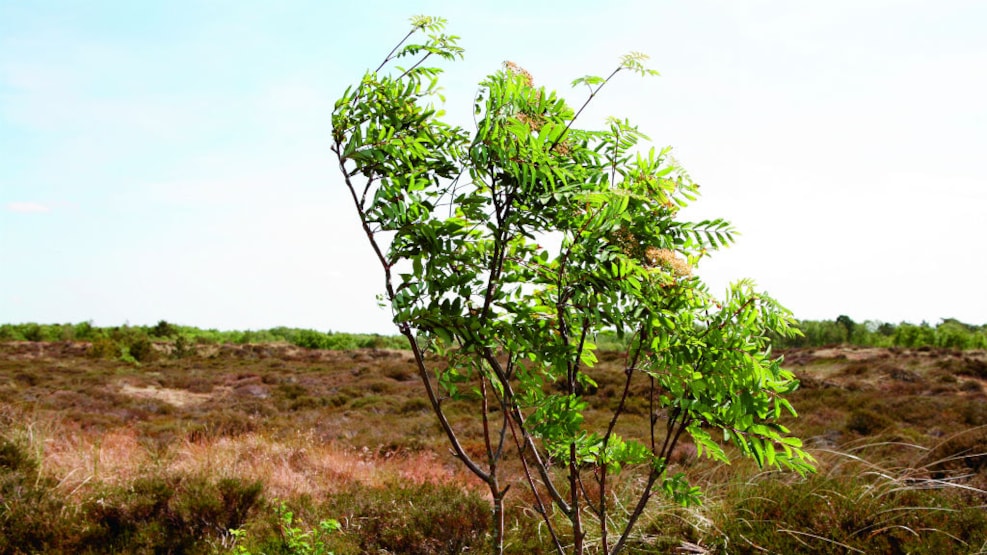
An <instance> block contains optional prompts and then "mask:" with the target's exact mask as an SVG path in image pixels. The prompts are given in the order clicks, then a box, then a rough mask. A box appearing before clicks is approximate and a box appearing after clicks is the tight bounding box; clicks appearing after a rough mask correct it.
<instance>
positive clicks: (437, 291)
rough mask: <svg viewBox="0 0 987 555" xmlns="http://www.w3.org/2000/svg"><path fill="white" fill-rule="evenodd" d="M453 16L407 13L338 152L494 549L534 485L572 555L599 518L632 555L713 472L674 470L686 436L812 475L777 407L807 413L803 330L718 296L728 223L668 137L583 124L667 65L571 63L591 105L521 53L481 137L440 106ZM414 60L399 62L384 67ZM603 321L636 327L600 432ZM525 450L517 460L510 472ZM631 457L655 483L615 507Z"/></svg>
mask: <svg viewBox="0 0 987 555" xmlns="http://www.w3.org/2000/svg"><path fill="white" fill-rule="evenodd" d="M444 25H445V21H444V20H442V19H440V18H434V17H426V16H418V17H415V18H412V29H411V31H410V32H409V33H408V35H407V36H405V37H404V39H403V40H402V41H401V42H399V43H398V45H397V46H396V47H394V49H393V50H391V52H390V53H389V54H388V55H387V56H386V57H385V59H384V61H383V63H381V65H380V66H379V67H378V68H377V69H376V70H374V71H369V72H367V73H366V74H365V75H364V76H363V79H361V80H360V82H359V83H358V84H356V85H355V86H352V87H350V88H349V89H347V90H346V92H345V93H344V94H343V95H342V97H341V98H340V99H339V100H338V101H337V102H336V105H335V110H334V112H333V117H332V124H333V141H332V151H333V152H334V153H335V155H336V157H337V160H338V163H339V169H340V171H341V172H342V176H343V178H344V181H345V183H346V186H347V188H348V189H349V192H350V194H351V196H352V200H353V203H354V206H355V208H356V211H357V214H358V215H359V218H360V222H361V224H362V228H363V231H364V233H365V234H366V237H367V239H368V240H369V242H370V246H371V248H372V249H373V252H374V253H375V255H376V257H377V260H378V261H379V262H380V265H381V268H382V270H383V274H384V291H385V293H384V298H385V299H386V303H387V304H389V306H390V308H391V310H392V313H393V319H394V323H395V324H396V325H397V328H398V329H399V330H400V333H401V334H402V335H403V336H404V337H406V338H407V340H408V343H409V345H410V347H411V350H412V352H413V353H414V358H415V362H416V364H417V369H418V373H419V376H420V378H421V381H422V384H423V386H424V389H425V394H426V395H427V396H428V400H429V401H430V403H431V406H432V409H433V410H434V413H435V415H436V417H437V418H438V421H439V424H440V425H441V428H442V430H443V431H444V433H445V434H446V436H447V437H448V439H449V442H450V444H451V447H452V450H453V452H454V453H455V456H456V457H458V459H459V460H460V461H462V463H463V464H464V465H466V467H467V468H468V469H469V470H470V471H471V472H472V473H473V474H475V475H476V476H477V477H479V478H480V479H481V480H482V481H483V482H484V483H486V485H487V487H489V490H490V495H491V498H492V508H493V515H494V526H493V531H494V534H493V536H494V537H493V551H494V552H495V553H501V552H503V548H504V541H505V538H504V533H505V527H504V500H505V496H506V494H507V490H508V487H509V485H510V484H512V483H515V482H518V481H520V482H522V483H524V484H526V485H527V487H528V488H530V492H531V499H533V500H534V501H533V505H534V506H533V509H534V510H535V511H536V512H537V513H538V514H540V515H541V516H542V518H543V519H544V524H545V526H546V530H547V531H548V535H549V536H550V538H551V542H552V544H553V546H554V549H555V550H556V551H558V552H559V553H565V552H567V551H571V552H572V553H577V554H580V553H583V552H584V549H585V548H586V540H587V533H588V532H590V531H591V530H592V532H593V536H592V537H593V541H594V545H595V546H597V547H598V551H599V552H601V553H606V554H614V553H617V552H619V551H621V550H622V548H623V547H624V546H625V545H626V544H627V541H628V539H629V538H630V534H631V532H632V530H633V528H634V525H635V523H636V522H637V520H638V519H639V517H640V516H641V514H642V513H643V511H644V509H645V507H646V505H647V503H648V501H649V500H650V499H651V498H652V497H653V496H654V495H656V494H662V495H668V496H671V497H673V498H674V499H676V500H678V501H680V502H683V503H689V502H697V501H698V496H699V490H698V488H696V487H693V486H691V485H689V484H688V483H687V482H686V481H685V479H684V477H683V475H682V474H670V473H669V472H668V459H669V456H670V454H671V453H672V450H673V449H674V448H675V447H676V445H677V444H678V443H679V442H680V441H681V440H682V438H683V437H684V436H689V437H690V438H691V440H692V441H693V442H694V443H695V445H696V448H697V451H698V454H699V455H700V456H706V457H711V458H714V459H717V460H720V461H723V462H729V459H728V450H727V449H726V446H727V445H732V446H733V447H732V448H730V451H729V453H738V454H741V455H745V456H749V457H753V458H754V459H755V460H756V462H757V463H758V464H760V465H771V466H778V467H782V468H788V469H792V470H795V471H798V472H806V471H810V470H811V469H812V467H811V462H812V459H811V457H810V456H809V455H808V454H807V453H806V452H805V451H803V450H802V444H801V442H800V441H799V440H798V439H797V438H795V437H792V436H790V435H789V432H788V430H787V429H785V427H784V426H782V425H781V424H779V423H778V419H779V418H780V417H781V416H782V413H783V412H788V413H791V414H794V410H793V409H792V406H791V405H790V404H789V402H788V401H787V400H785V398H784V394H786V393H789V392H791V391H792V390H794V389H795V388H796V387H797V382H796V381H795V380H794V377H793V375H792V374H791V373H789V372H787V371H785V370H783V369H781V367H780V366H779V360H778V359H776V358H772V356H771V354H770V345H769V343H768V340H767V338H766V334H768V333H776V334H781V335H791V334H793V333H796V331H795V329H794V327H793V323H794V320H793V319H792V317H791V315H790V314H789V313H788V312H787V311H786V310H785V309H783V308H782V307H781V306H779V305H778V304H777V303H776V302H775V301H774V300H772V299H771V298H769V297H768V296H766V295H764V294H761V293H757V292H755V291H754V290H753V287H752V285H751V283H750V282H748V281H741V282H738V283H737V284H735V285H733V286H732V287H731V288H730V290H729V292H728V293H727V296H726V298H725V299H723V300H717V299H716V298H715V297H714V296H713V295H711V294H710V292H709V291H708V289H707V288H706V287H705V285H704V284H703V282H702V281H701V280H700V279H699V278H698V277H697V276H696V275H694V273H693V269H694V268H695V267H696V265H697V263H698V262H699V261H700V260H701V259H702V258H703V257H705V256H707V254H708V253H709V252H711V251H713V250H715V249H717V248H719V247H721V246H724V245H726V244H728V243H730V242H731V241H732V230H731V228H730V226H729V225H728V224H727V223H726V222H724V221H722V220H710V221H701V222H695V223H690V222H686V221H682V220H681V219H680V218H679V210H680V208H682V207H684V206H685V205H686V204H687V203H688V202H690V201H692V200H694V199H695V198H696V196H697V186H696V185H695V184H694V183H693V182H692V180H691V179H690V178H689V175H688V174H687V173H686V172H685V171H684V170H683V169H682V168H681V167H679V166H678V165H677V164H676V163H675V161H674V160H673V159H672V158H671V157H670V156H669V150H670V149H668V148H665V149H661V150H655V149H653V148H652V149H650V150H646V151H642V150H641V142H642V141H644V140H647V138H646V137H645V136H644V135H643V134H642V133H641V132H640V131H639V130H638V129H637V128H636V127H635V126H634V125H632V124H631V123H630V122H628V121H621V120H616V119H611V120H610V121H609V122H608V126H607V128H605V129H602V130H585V129H580V128H578V127H576V126H575V123H576V121H577V119H578V117H579V114H580V113H581V112H582V111H583V109H584V108H585V107H586V105H587V104H588V103H589V102H590V101H592V100H593V99H594V98H595V97H596V96H597V95H598V94H599V92H600V90H601V89H602V88H603V87H604V86H606V85H607V84H608V83H609V82H610V81H611V80H612V79H613V78H614V77H615V76H616V75H618V74H620V73H637V74H641V75H650V74H654V73H655V72H654V71H652V70H650V69H647V68H646V67H645V66H644V65H643V64H644V60H645V56H643V55H641V54H636V53H634V54H630V55H627V56H624V57H623V58H622V60H621V62H620V64H619V65H618V66H617V68H616V69H614V70H613V71H612V72H611V73H610V74H609V75H608V76H607V77H597V76H586V77H581V78H579V79H576V80H575V81H574V85H582V86H585V87H587V88H588V91H589V93H588V98H587V100H586V101H585V102H584V103H583V104H582V106H581V107H580V108H579V109H578V110H574V109H573V108H572V107H570V106H569V105H568V104H567V103H566V101H565V100H563V99H562V98H561V97H559V96H558V95H557V94H556V93H555V92H552V91H548V90H545V89H544V88H540V87H538V86H536V85H535V83H534V80H533V78H532V76H531V75H530V74H529V73H528V72H527V71H525V70H524V69H522V68H521V67H520V66H518V65H516V64H514V63H511V62H507V63H505V65H504V67H503V69H501V70H500V71H497V72H496V73H494V74H492V75H490V76H489V77H487V78H486V79H485V80H484V81H483V82H482V83H480V88H479V92H478V93H477V95H476V97H475V99H474V112H475V129H473V130H472V131H470V132H467V131H466V130H464V129H462V128H460V127H456V126H452V125H449V124H448V123H445V122H444V121H443V120H442V117H443V112H442V111H440V110H438V109H437V108H436V107H435V106H434V105H433V102H432V100H433V99H434V98H440V99H442V97H441V96H439V88H438V84H437V77H438V76H439V74H440V73H441V70H440V69H438V68H436V67H432V66H429V65H425V62H427V61H430V60H435V59H444V60H448V61H451V60H455V59H456V58H461V57H462V54H463V51H462V49H460V48H459V47H458V46H457V37H455V36H451V35H447V34H444V33H443V28H444ZM415 37H421V38H422V40H421V41H420V42H410V41H411V40H412V39H413V38H415ZM398 60H401V61H405V66H404V67H395V68H393V69H392V70H389V71H385V70H384V69H385V67H387V66H389V65H390V64H391V63H392V62H395V61H398ZM442 100H443V101H444V99H442ZM553 245H554V246H553ZM605 330H615V331H616V332H617V334H618V335H619V336H620V337H622V338H624V339H625V340H626V345H627V347H626V350H625V352H624V353H623V360H624V367H625V372H624V378H623V386H622V391H621V392H620V393H619V400H618V401H617V402H616V405H615V407H614V409H613V411H612V414H611V415H610V417H609V419H608V421H607V423H606V425H604V426H601V427H599V429H594V428H593V427H591V426H589V425H588V424H587V423H586V422H584V418H583V413H584V410H585V409H586V407H587V403H586V400H585V398H586V397H585V392H586V391H587V390H591V389H592V388H593V387H594V385H595V384H594V382H593V380H592V379H591V377H590V376H589V374H587V372H586V371H587V369H589V368H591V367H592V366H593V365H594V363H595V362H596V354H595V352H596V346H595V344H594V340H595V338H596V336H597V334H599V333H600V332H603V331H605ZM639 383H641V384H644V387H643V389H644V390H646V391H647V394H646V400H645V402H646V403H647V404H648V405H649V407H650V410H651V415H652V418H651V419H650V428H649V429H647V430H642V433H641V434H640V437H641V438H643V439H640V440H633V439H629V438H624V437H621V436H620V435H618V434H617V433H616V432H615V430H616V427H617V423H618V421H619V420H620V419H621V418H622V417H624V416H625V412H626V408H627V406H628V403H629V401H630V397H631V391H632V389H633V390H639V388H637V387H635V388H632V384H634V385H635V386H636V385H637V384H639ZM450 400H458V401H468V402H474V403H476V404H477V410H476V413H475V414H476V418H477V420H478V421H479V426H480V427H481V428H482V443H483V449H482V450H480V451H481V452H479V453H477V450H476V449H466V448H465V447H464V446H463V442H462V441H461V437H462V433H463V430H462V428H459V427H457V425H454V423H453V422H452V421H451V420H450V418H449V417H448V413H447V410H446V409H447V407H448V405H449V402H450ZM713 431H716V432H717V433H718V434H719V435H720V436H721V438H722V439H720V438H717V439H714V437H713V436H712V434H711V432H713ZM509 451H512V452H513V453H514V454H513V455H511V456H512V457H514V458H513V461H515V462H516V464H514V465H512V466H511V467H510V468H512V469H517V470H516V474H508V475H505V465H504V462H505V460H506V459H507V458H508V453H509ZM621 472H637V473H639V475H640V477H641V479H640V488H639V490H638V491H637V492H636V495H635V498H634V499H633V500H632V501H631V502H630V504H629V505H628V507H629V510H615V507H613V506H612V503H613V501H612V500H613V494H612V491H611V490H612V488H613V483H614V478H615V476H616V475H617V474H618V473H621ZM559 514H561V515H563V518H557V515H559Z"/></svg>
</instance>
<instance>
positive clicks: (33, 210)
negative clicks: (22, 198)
mask: <svg viewBox="0 0 987 555" xmlns="http://www.w3.org/2000/svg"><path fill="white" fill-rule="evenodd" d="M7 210H8V211H10V212H17V213H20V214H38V213H42V212H51V208H49V207H48V206H45V205H44V204H41V203H38V202H10V203H7Z"/></svg>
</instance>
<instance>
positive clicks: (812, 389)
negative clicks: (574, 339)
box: [0, 342, 987, 555]
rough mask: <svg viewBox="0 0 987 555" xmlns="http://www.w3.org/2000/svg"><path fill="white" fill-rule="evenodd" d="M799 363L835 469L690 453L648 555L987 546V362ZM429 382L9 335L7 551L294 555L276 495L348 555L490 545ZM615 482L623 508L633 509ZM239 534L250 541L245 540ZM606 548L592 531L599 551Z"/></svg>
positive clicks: (801, 354)
mask: <svg viewBox="0 0 987 555" xmlns="http://www.w3.org/2000/svg"><path fill="white" fill-rule="evenodd" d="M785 354H786V363H785V365H786V367H788V368H789V369H790V370H792V371H794V372H795V374H796V375H797V376H798V377H799V379H800V380H801V382H802V388H801V389H800V390H799V391H797V392H796V393H795V394H794V396H793V402H794V403H796V405H797V406H799V407H800V409H801V410H800V414H801V417H800V418H799V419H797V420H792V421H791V422H789V423H788V424H790V426H791V428H792V430H793V431H794V432H795V433H798V434H800V435H801V436H802V437H804V438H806V445H807V448H808V449H809V450H810V453H812V454H813V456H814V457H815V458H816V459H817V461H818V469H819V472H818V474H817V475H810V476H807V477H806V478H804V479H803V478H797V477H795V476H791V475H784V474H780V473H772V472H764V471H760V470H758V469H757V468H756V466H754V465H749V464H746V463H742V462H739V461H738V462H735V463H734V464H733V465H731V466H729V467H720V466H717V465H710V464H708V463H707V462H705V461H702V460H697V459H696V457H695V452H694V450H693V448H692V447H691V446H690V445H688V444H686V445H683V446H682V447H681V448H680V449H678V450H677V452H676V453H674V454H673V460H672V463H673V467H672V468H673V469H675V470H676V471H682V472H685V473H687V474H688V475H689V476H690V478H691V479H693V480H695V481H697V482H702V483H704V484H706V491H705V497H704V499H703V504H702V505H701V506H694V507H688V508H683V507H680V506H678V505H676V504H674V503H671V502H662V503H657V504H653V505H652V506H650V507H649V509H648V511H647V512H646V513H645V514H644V515H642V517H641V522H640V526H639V529H638V533H637V534H635V535H634V536H633V538H631V541H630V542H629V544H628V546H627V549H628V552H629V553H655V552H659V553H664V552H674V550H676V549H680V548H689V549H693V552H694V553H703V552H707V553H763V552H764V551H761V549H763V550H766V551H767V552H770V553H855V552H856V551H854V549H856V550H860V551H863V552H866V553H895V552H896V551H895V549H897V548H895V547H894V545H898V544H900V545H899V547H900V549H901V551H900V552H901V553H908V552H914V553H923V552H924V553H957V552H959V553H977V552H980V551H982V550H983V549H984V541H985V535H987V523H985V522H984V520H983V512H984V505H985V503H987V499H985V496H984V494H983V493H982V491H983V490H985V489H987V429H985V427H984V426H987V397H985V396H984V389H983V387H984V381H983V378H982V377H980V374H978V373H977V371H976V369H977V368H979V365H980V364H982V363H983V362H984V361H987V353H985V352H980V351H943V350H917V349H916V350H908V349H902V350H890V349H852V348H843V349H826V350H818V349H812V350H791V351H787V352H786V353H785ZM590 372H591V376H592V378H593V380H594V381H595V382H596V383H597V387H596V388H595V389H594V390H593V391H592V393H589V394H587V396H586V400H587V403H588V405H589V406H588V409H587V411H586V418H587V420H589V421H595V420H597V419H600V418H601V417H602V416H603V415H604V414H605V413H604V412H603V411H602V410H598V409H603V408H606V407H607V406H609V405H610V404H612V403H616V402H617V401H618V399H619V398H618V396H617V392H618V391H619V388H620V386H621V385H622V383H623V382H622V376H623V372H622V370H621V355H620V354H619V353H615V352H601V353H599V361H598V363H597V365H596V366H595V367H594V368H593V369H590ZM413 376H414V374H413V362H412V361H411V359H410V356H409V354H408V353H407V352H406V351H374V350H362V351H349V352H343V351H307V350H298V349H295V348H293V347H292V346H288V345H283V344H282V345H280V346H278V345H268V346H263V347H262V348H258V349H255V348H254V347H251V346H237V348H236V349H233V348H228V349H222V348H219V347H218V346H217V347H214V348H213V350H205V349H203V350H201V351H200V352H198V353H196V354H190V355H188V356H187V357H184V358H170V357H160V358H157V359H155V360H153V361H150V362H147V363H143V364H142V365H141V366H140V367H135V366H133V365H132V364H128V363H126V362H123V361H120V360H118V359H98V358H93V357H90V356H87V355H86V354H85V349H84V348H83V349H78V348H74V347H73V346H71V345H66V344H64V343H24V342H8V343H3V342H0V437H2V439H0V498H2V502H0V553H4V554H6V553H38V552H43V553H87V552H88V553H104V552H106V547H105V546H107V545H112V546H113V547H114V549H115V550H117V551H120V552H154V551H155V549H157V550H158V552H168V551H169V550H171V552H185V553H217V552H219V553H224V552H228V551H230V550H232V549H233V548H234V546H235V545H240V546H242V547H244V548H245V549H248V550H250V552H252V553H260V552H268V553H278V551H277V549H278V547H277V546H278V545H279V542H280V541H281V535H280V534H281V532H280V528H279V526H280V525H279V520H278V515H277V509H278V507H279V506H280V503H279V501H274V500H283V501H284V503H285V506H286V507H288V508H289V510H291V511H292V513H293V515H294V523H295V524H294V526H295V527H298V528H300V529H301V530H302V531H303V532H307V531H309V530H317V528H318V523H319V522H321V521H323V520H327V519H336V520H338V521H339V523H340V525H341V527H340V530H338V531H336V532H334V533H332V534H330V535H329V536H326V537H325V538H323V541H324V544H325V547H326V549H328V550H330V551H333V552H334V553H335V554H336V555H348V554H358V553H367V552H371V553H373V552H381V550H383V551H385V552H391V553H453V552H464V551H465V550H467V549H469V550H470V552H484V551H485V550H486V549H487V545H488V544H487V542H488V541H489V532H490V531H489V516H490V515H489V508H488V507H487V505H486V500H485V497H484V495H483V493H482V489H481V484H479V483H477V481H476V480H475V479H473V478H471V477H470V476H468V475H467V474H465V473H463V472H462V471H461V470H460V469H458V467H457V466H456V464H455V461H454V460H453V459H452V457H451V456H450V455H449V453H448V451H447V449H446V448H445V444H444V439H443V437H442V435H441V432H440V430H438V429H437V426H436V425H435V423H434V421H433V417H432V416H431V415H430V414H429V413H428V412H427V407H426V406H424V405H423V404H422V402H421V398H420V393H419V390H418V388H417V387H416V384H415V382H414V381H413V379H412V378H413ZM450 408H452V409H453V412H452V417H453V418H461V417H462V418H465V416H466V415H465V414H460V413H459V412H458V411H467V410H469V407H468V405H456V404H454V403H450ZM630 408H631V413H632V414H630V415H629V418H628V420H627V421H626V422H624V423H622V424H621V425H620V430H621V433H623V434H625V435H626V436H628V437H633V436H634V434H641V433H642V430H646V429H647V426H646V423H647V422H648V420H649V419H650V416H649V412H648V407H647V405H646V404H644V405H640V406H638V405H634V406H632V407H630ZM463 421H464V422H466V421H468V420H466V419H464V420H463ZM482 434H483V431H482V428H479V427H477V428H475V429H469V430H468V433H467V434H466V435H465V437H464V444H465V447H466V448H467V449H474V450H477V451H478V452H480V450H482V448H483V443H482ZM506 464H517V460H516V459H512V460H509V461H508V462H507V463H506ZM620 479H621V480H624V481H626V482H627V483H628V485H629V486H631V485H633V482H634V481H635V480H640V479H642V477H641V476H640V475H637V474H634V473H625V474H622V475H621V478H620ZM521 485H523V484H521ZM515 491H521V488H520V487H519V488H517V489H516V490H515ZM615 491H616V492H617V497H616V498H615V499H614V506H615V508H616V510H615V511H614V512H613V513H612V514H613V515H617V516H619V515H621V514H623V513H622V511H625V510H627V505H628V503H629V501H628V499H627V498H626V497H624V496H623V494H622V493H621V492H622V491H623V490H622V489H621V486H620V484H618V485H617V489H616V490H615ZM519 501H525V499H524V498H519ZM523 506H524V503H518V504H516V505H511V504H509V505H508V506H507V515H506V522H507V526H508V527H509V528H510V530H511V533H510V534H509V536H510V537H511V541H510V542H508V543H507V545H506V546H505V551H506V552H508V553H517V554H524V553H547V552H550V551H549V550H548V546H547V545H546V543H545V542H546V541H548V540H547V532H546V530H545V528H544V526H543V525H542V526H540V525H538V523H537V522H538V521H537V516H536V515H532V514H531V513H530V512H527V511H525V510H524V508H523ZM235 528H240V529H242V530H244V531H246V532H247V537H246V538H244V539H243V540H242V541H240V543H238V544H234V541H233V540H234V538H233V536H232V535H231V534H230V533H229V530H230V529H235ZM913 532H914V533H913ZM436 539H438V542H437V541H435V540H436ZM598 542H599V538H598V537H596V536H592V535H590V536H588V537H587V538H586V544H587V550H589V551H590V552H593V551H592V550H593V549H595V546H596V545H598ZM834 542H839V543H841V544H845V545H846V546H849V547H841V546H840V545H838V544H837V543H834ZM896 542H897V543H896ZM439 543H441V544H442V545H439ZM446 545H449V546H457V547H456V549H458V550H459V551H454V550H446V551H442V549H443V546H446ZM755 546H756V547H755ZM851 548H852V549H851Z"/></svg>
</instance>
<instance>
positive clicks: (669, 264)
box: [643, 247, 692, 277]
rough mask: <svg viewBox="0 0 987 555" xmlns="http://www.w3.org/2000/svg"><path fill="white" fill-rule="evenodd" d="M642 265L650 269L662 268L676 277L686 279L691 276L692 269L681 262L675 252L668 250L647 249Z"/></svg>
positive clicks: (687, 264) (683, 261) (686, 263)
mask: <svg viewBox="0 0 987 555" xmlns="http://www.w3.org/2000/svg"><path fill="white" fill-rule="evenodd" d="M643 262H644V264H645V266H650V267H652V268H664V269H666V270H669V271H671V272H672V273H673V274H675V275H676V276H678V277H686V276H689V275H691V274H692V267H690V266H689V263H688V262H686V261H685V260H683V259H682V258H681V257H679V255H677V254H676V253H675V251H672V250H669V249H659V248H655V247H648V248H646V249H644V261H643Z"/></svg>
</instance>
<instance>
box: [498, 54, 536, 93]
mask: <svg viewBox="0 0 987 555" xmlns="http://www.w3.org/2000/svg"><path fill="white" fill-rule="evenodd" d="M504 69H506V70H507V73H510V74H511V75H520V76H521V78H522V79H524V83H525V84H526V85H528V86H529V87H531V86H533V84H534V80H533V79H532V78H531V74H530V73H528V70H526V69H524V68H523V67H521V66H519V65H517V64H515V63H514V62H512V61H510V60H507V61H506V62H504Z"/></svg>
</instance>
